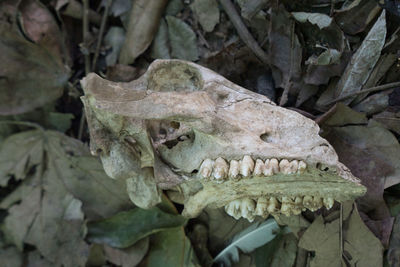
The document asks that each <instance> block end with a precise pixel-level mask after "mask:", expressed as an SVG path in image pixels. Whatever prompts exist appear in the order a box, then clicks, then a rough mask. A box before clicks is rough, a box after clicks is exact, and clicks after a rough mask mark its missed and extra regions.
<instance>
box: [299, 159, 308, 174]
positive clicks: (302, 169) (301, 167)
mask: <svg viewBox="0 0 400 267" xmlns="http://www.w3.org/2000/svg"><path fill="white" fill-rule="evenodd" d="M306 168H307V164H306V163H305V162H304V161H302V160H300V161H299V166H298V168H297V173H300V174H302V173H304V172H305V171H306Z"/></svg>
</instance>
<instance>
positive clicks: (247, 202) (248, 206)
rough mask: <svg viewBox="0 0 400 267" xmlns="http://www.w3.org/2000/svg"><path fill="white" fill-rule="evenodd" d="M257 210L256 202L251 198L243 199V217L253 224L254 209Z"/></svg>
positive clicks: (241, 207)
mask: <svg viewBox="0 0 400 267" xmlns="http://www.w3.org/2000/svg"><path fill="white" fill-rule="evenodd" d="M255 208H256V204H255V203H254V200H252V199H250V198H243V199H242V204H241V205H240V209H241V212H242V217H243V218H246V219H247V220H249V222H252V221H253V220H254V209H255Z"/></svg>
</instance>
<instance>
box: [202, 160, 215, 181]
mask: <svg viewBox="0 0 400 267" xmlns="http://www.w3.org/2000/svg"><path fill="white" fill-rule="evenodd" d="M213 165H214V161H213V160H211V159H205V160H204V161H203V163H202V164H201V166H200V172H199V173H200V177H201V178H208V177H210V175H211V172H212V169H213Z"/></svg>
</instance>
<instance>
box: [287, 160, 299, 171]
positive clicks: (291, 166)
mask: <svg viewBox="0 0 400 267" xmlns="http://www.w3.org/2000/svg"><path fill="white" fill-rule="evenodd" d="M298 167H299V161H298V160H292V161H291V162H290V164H289V174H293V173H296V172H297V169H298Z"/></svg>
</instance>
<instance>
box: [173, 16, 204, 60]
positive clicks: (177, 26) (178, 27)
mask: <svg viewBox="0 0 400 267" xmlns="http://www.w3.org/2000/svg"><path fill="white" fill-rule="evenodd" d="M166 19H167V24H168V37H169V40H170V45H171V56H172V58H179V59H186V60H190V61H195V60H197V59H198V58H199V54H198V51H197V41H196V34H195V33H194V32H193V30H192V29H191V28H190V26H189V25H187V24H186V23H185V22H183V21H182V20H180V19H177V18H175V17H172V16H167V17H166Z"/></svg>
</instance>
